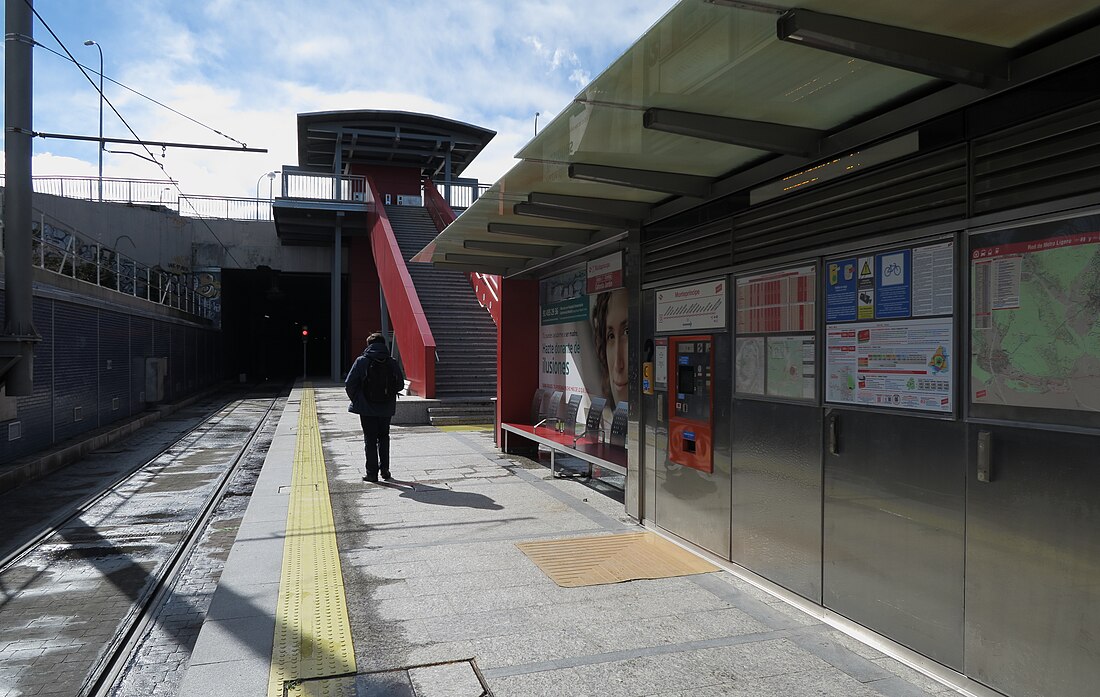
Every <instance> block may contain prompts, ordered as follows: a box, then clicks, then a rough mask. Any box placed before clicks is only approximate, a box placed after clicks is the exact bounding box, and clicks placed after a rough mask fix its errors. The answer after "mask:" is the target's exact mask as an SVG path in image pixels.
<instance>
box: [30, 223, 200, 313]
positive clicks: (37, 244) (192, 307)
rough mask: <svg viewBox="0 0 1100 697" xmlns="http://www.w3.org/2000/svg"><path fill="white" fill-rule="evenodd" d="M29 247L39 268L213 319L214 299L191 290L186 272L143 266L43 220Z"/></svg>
mask: <svg viewBox="0 0 1100 697" xmlns="http://www.w3.org/2000/svg"><path fill="white" fill-rule="evenodd" d="M31 245H32V247H31V249H32V253H33V263H34V265H35V266H37V267H38V268H40V269H45V270H46V271H52V272H53V273H56V274H59V275H62V276H68V277H70V278H75V279H77V280H79V281H84V282H85V283H92V284H94V285H97V286H100V287H101V288H109V289H111V290H114V291H117V292H119V293H125V294H126V295H132V296H134V297H135V298H143V299H145V300H148V301H150V302H155V303H158V304H160V305H165V306H168V307H172V308H175V309H177V310H181V311H183V312H186V313H188V314H192V315H196V316H198V317H202V318H204V319H213V316H214V313H215V310H216V305H217V303H216V301H214V300H212V299H211V298H208V297H205V296H203V295H202V294H200V293H199V292H197V290H196V289H195V286H194V284H195V279H194V276H193V275H192V274H186V273H173V272H171V271H166V270H164V269H160V268H155V267H149V266H146V265H145V264H142V263H141V262H139V261H137V260H135V259H132V258H130V257H128V256H126V255H125V254H122V253H120V252H118V251H116V250H114V249H109V248H107V247H104V246H102V245H100V244H99V243H96V242H87V241H85V240H82V239H81V238H80V237H79V236H77V235H76V234H74V233H72V232H70V231H68V230H65V229H64V228H61V227H58V226H55V225H51V224H50V223H48V222H46V221H45V220H44V219H42V220H39V221H36V222H35V223H34V224H33V227H32V238H31Z"/></svg>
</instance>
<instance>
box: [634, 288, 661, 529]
mask: <svg viewBox="0 0 1100 697" xmlns="http://www.w3.org/2000/svg"><path fill="white" fill-rule="evenodd" d="M641 297H642V302H641V305H642V309H641V320H640V322H639V324H638V326H639V327H640V328H641V331H640V332H638V335H639V336H640V337H641V340H642V342H643V344H644V342H645V341H647V340H648V341H652V340H654V338H655V330H656V326H655V324H656V318H657V309H656V297H657V294H656V293H655V292H654V291H652V290H647V291H643V292H642V296H641ZM643 355H644V351H643ZM655 369H656V366H655ZM659 393H660V394H661V395H662V397H661V398H662V399H667V393H666V392H665V391H663V390H660V391H659ZM657 394H658V390H656V389H655V390H654V394H651V395H646V394H643V395H642V396H641V402H642V413H641V433H642V439H643V440H642V450H643V454H642V468H641V471H642V475H641V478H640V482H641V487H640V488H641V492H640V495H639V497H640V499H641V507H640V508H641V511H642V518H643V519H644V520H656V518H657V496H656V492H657V466H658V463H661V462H663V461H664V456H663V453H665V451H666V448H667V447H668V442H667V438H668V430H667V427H666V426H665V425H664V420H663V419H660V418H658V417H659V414H658V412H657ZM658 456H660V457H658Z"/></svg>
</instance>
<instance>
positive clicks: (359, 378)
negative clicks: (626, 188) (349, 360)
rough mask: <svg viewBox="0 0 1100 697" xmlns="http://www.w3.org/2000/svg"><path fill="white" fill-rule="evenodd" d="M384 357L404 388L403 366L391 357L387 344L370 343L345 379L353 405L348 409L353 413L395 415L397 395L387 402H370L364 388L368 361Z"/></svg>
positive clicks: (345, 390)
mask: <svg viewBox="0 0 1100 697" xmlns="http://www.w3.org/2000/svg"><path fill="white" fill-rule="evenodd" d="M382 357H385V359H386V362H387V363H388V364H389V366H390V370H392V371H393V374H394V376H395V377H396V378H397V384H398V385H401V386H402V389H403V388H404V385H405V374H404V373H403V372H401V366H400V365H398V364H397V361H396V360H394V359H393V358H391V357H390V352H389V349H387V348H386V345H385V344H383V343H381V342H376V343H373V344H370V345H368V346H367V350H366V351H363V355H362V356H359V357H358V358H356V359H355V363H353V364H352V366H351V370H349V371H348V377H347V379H346V380H344V392H346V393H347V395H348V399H350V400H351V405H349V406H348V411H350V412H351V413H353V414H361V415H363V416H393V414H394V412H395V411H397V395H394V396H393V399H391V400H390V401H389V402H386V403H378V402H368V401H367V396H366V394H365V393H364V390H363V387H364V385H363V383H364V381H366V379H367V365H368V363H369V362H370V361H371V360H372V359H373V360H377V359H379V358H382Z"/></svg>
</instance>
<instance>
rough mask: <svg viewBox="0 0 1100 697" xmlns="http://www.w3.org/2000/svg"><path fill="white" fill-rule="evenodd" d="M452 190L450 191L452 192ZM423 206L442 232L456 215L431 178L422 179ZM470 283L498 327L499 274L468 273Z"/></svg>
mask: <svg viewBox="0 0 1100 697" xmlns="http://www.w3.org/2000/svg"><path fill="white" fill-rule="evenodd" d="M453 193H454V192H453V191H452V194H453ZM424 207H425V208H426V209H428V215H429V216H430V217H431V219H432V222H433V223H435V229H436V231H438V232H443V229H444V228H446V227H447V226H448V225H450V224H451V223H453V222H454V220H455V218H456V217H457V216H456V215H455V213H454V210H453V208H452V207H451V206H449V205H447V202H446V201H445V200H444V198H443V196H442V194H440V193H439V190H438V189H436V187H435V184H434V183H433V182H432V180H431V179H425V180H424ZM468 275H469V278H470V285H471V286H472V287H473V289H474V295H476V296H477V301H478V302H479V303H481V306H482V307H484V308H485V309H486V310H488V311H489V315H490V316H492V318H493V322H494V323H495V324H496V325H497V328H498V329H499V327H500V276H498V275H496V274H486V273H480V272H477V271H474V272H471V273H469V274H468Z"/></svg>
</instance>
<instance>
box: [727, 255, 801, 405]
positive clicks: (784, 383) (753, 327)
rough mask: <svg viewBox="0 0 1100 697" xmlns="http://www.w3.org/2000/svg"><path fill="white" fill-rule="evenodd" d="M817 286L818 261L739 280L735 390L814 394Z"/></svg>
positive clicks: (772, 394) (787, 396)
mask: <svg viewBox="0 0 1100 697" xmlns="http://www.w3.org/2000/svg"><path fill="white" fill-rule="evenodd" d="M816 286H817V268H816V267H814V266H802V267H795V268H790V269H782V270H779V271H769V272H767V273H762V274H754V275H751V276H741V277H739V278H738V279H737V281H736V295H735V305H734V307H735V310H736V328H737V341H736V343H735V351H734V369H735V380H736V383H735V391H736V392H738V393H740V394H750V395H761V396H763V395H767V396H769V397H780V398H785V399H813V398H814V397H815V396H816V391H815V388H816V383H817V371H816V360H817V351H816V344H815V341H814V333H813V332H814V319H815V316H816V314H817V309H816V307H817V298H816V295H815V292H816V291H815V289H816ZM754 335H755V336H754Z"/></svg>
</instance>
